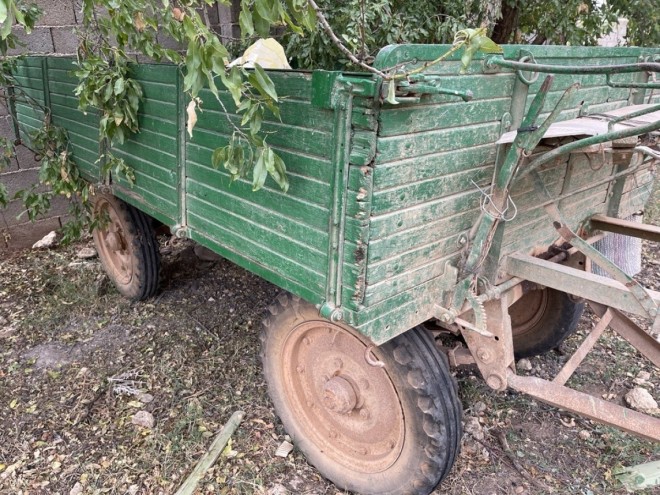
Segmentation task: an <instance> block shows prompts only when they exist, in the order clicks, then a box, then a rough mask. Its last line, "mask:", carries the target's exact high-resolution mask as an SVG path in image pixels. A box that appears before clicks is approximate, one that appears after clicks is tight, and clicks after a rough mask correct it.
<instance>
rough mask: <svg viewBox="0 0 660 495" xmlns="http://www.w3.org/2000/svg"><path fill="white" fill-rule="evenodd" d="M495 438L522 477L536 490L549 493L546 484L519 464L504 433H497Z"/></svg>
mask: <svg viewBox="0 0 660 495" xmlns="http://www.w3.org/2000/svg"><path fill="white" fill-rule="evenodd" d="M495 436H496V437H497V439H498V440H499V441H500V445H501V446H502V450H503V451H504V453H505V454H506V456H507V457H508V458H509V461H511V464H513V467H515V468H516V470H517V471H518V472H519V473H520V475H521V476H522V477H523V478H525V479H526V480H527V481H529V482H530V483H531V484H532V485H534V486H535V487H536V488H538V489H539V490H543V491H544V492H549V491H550V487H548V486H547V485H546V484H545V483H542V482H541V481H539V480H537V479H536V478H534V477H533V476H532V475H531V474H529V472H528V471H527V470H526V469H525V468H524V467H523V466H522V465H521V464H520V463H519V462H518V459H517V458H516V456H515V454H514V453H513V452H511V447H509V442H507V440H506V435H505V434H504V432H503V431H496V432H495Z"/></svg>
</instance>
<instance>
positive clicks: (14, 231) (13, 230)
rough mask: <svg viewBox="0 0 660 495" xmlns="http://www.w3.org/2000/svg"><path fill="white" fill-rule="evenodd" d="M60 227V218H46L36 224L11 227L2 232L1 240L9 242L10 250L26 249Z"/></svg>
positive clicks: (28, 223)
mask: <svg viewBox="0 0 660 495" xmlns="http://www.w3.org/2000/svg"><path fill="white" fill-rule="evenodd" d="M60 227H61V223H60V219H59V217H52V218H46V219H44V220H38V221H36V222H34V223H31V222H26V223H21V224H18V225H11V226H9V227H8V228H7V229H6V230H5V231H4V232H2V231H0V238H5V239H6V240H7V244H8V249H9V250H16V249H24V248H29V247H31V246H32V244H34V243H35V242H37V241H38V240H39V239H41V238H42V237H43V236H45V235H46V234H48V233H49V232H51V231H53V230H57V229H59V228H60Z"/></svg>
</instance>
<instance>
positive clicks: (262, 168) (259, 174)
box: [252, 148, 268, 191]
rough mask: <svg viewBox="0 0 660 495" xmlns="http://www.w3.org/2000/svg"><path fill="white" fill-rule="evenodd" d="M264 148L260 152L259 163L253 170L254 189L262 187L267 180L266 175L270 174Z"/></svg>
mask: <svg viewBox="0 0 660 495" xmlns="http://www.w3.org/2000/svg"><path fill="white" fill-rule="evenodd" d="M266 149H267V148H264V149H263V150H261V153H259V158H257V163H255V165H254V170H253V171H252V190H253V191H258V190H259V189H261V188H262V187H263V185H264V183H265V182H266V177H267V176H268V171H267V170H266V162H265V157H264V154H265V153H266Z"/></svg>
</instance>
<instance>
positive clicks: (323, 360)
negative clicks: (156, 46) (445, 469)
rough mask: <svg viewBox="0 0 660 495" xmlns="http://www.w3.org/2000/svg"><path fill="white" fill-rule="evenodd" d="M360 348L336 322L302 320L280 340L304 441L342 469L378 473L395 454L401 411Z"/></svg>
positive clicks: (385, 379)
mask: <svg viewBox="0 0 660 495" xmlns="http://www.w3.org/2000/svg"><path fill="white" fill-rule="evenodd" d="M366 349H367V343H365V342H364V341H363V340H362V338H361V337H360V336H358V335H356V334H354V333H353V332H352V331H350V330H348V329H346V328H344V327H342V326H339V325H336V324H334V323H330V322H327V321H307V322H305V323H302V324H300V325H298V326H296V327H295V328H293V329H292V330H291V332H290V333H289V335H288V337H287V339H286V342H285V344H284V347H283V351H282V352H283V355H282V373H283V378H284V382H285V386H286V393H287V398H288V400H289V402H290V403H291V405H292V409H293V410H294V411H295V412H296V414H297V416H298V419H299V421H298V423H299V425H300V426H301V430H302V431H303V434H304V435H305V436H306V437H307V438H308V440H311V441H312V442H313V443H314V444H315V445H317V446H318V448H319V449H322V450H323V451H324V453H326V454H327V455H329V456H330V457H332V458H333V460H334V461H336V462H338V463H339V464H342V465H344V466H346V467H347V468H350V469H353V470H359V471H361V472H363V473H378V472H381V471H384V470H386V469H387V468H388V467H390V466H391V465H392V464H393V463H394V462H395V461H396V460H397V459H398V458H399V456H400V454H401V450H402V447H403V442H404V437H405V430H404V416H403V410H402V407H401V402H400V400H399V397H398V394H397V392H396V389H395V387H394V385H393V383H392V380H391V378H390V376H389V374H388V372H387V371H386V368H379V367H374V366H371V365H369V364H368V363H367V362H366V361H365V358H364V356H365V351H366Z"/></svg>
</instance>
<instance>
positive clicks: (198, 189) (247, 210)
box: [187, 179, 328, 257]
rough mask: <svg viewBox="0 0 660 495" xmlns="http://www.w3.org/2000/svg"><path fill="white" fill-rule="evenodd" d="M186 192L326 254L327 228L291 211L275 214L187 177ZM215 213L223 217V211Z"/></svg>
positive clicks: (256, 204)
mask: <svg viewBox="0 0 660 495" xmlns="http://www.w3.org/2000/svg"><path fill="white" fill-rule="evenodd" d="M187 191H188V193H189V194H190V195H192V196H195V197H196V198H199V199H201V200H203V201H205V202H207V203H210V204H214V205H216V206H217V207H218V208H219V209H220V210H222V211H225V210H226V211H228V212H230V213H232V214H234V215H236V216H237V217H245V216H247V217H248V219H249V221H252V222H255V223H257V224H259V225H266V226H269V227H270V228H271V229H273V230H274V231H276V232H277V233H278V234H280V235H282V236H285V237H288V238H290V239H294V240H295V239H298V240H304V242H305V243H306V244H307V245H308V246H309V247H310V248H312V249H314V250H316V251H318V252H320V253H321V255H322V256H324V257H325V256H327V249H328V233H327V231H322V230H317V229H315V228H313V227H310V226H309V225H307V224H305V223H303V222H301V221H300V219H298V218H296V217H295V212H291V213H294V214H293V215H291V216H288V215H285V214H283V213H279V212H278V213H277V214H275V215H274V214H273V210H271V209H269V208H266V207H264V206H262V205H260V204H259V203H257V202H254V201H252V202H250V201H248V200H245V199H243V198H241V197H239V196H237V195H235V194H232V190H231V189H228V190H225V189H223V188H215V187H211V186H209V185H208V184H201V183H199V182H197V181H195V180H192V179H189V180H188V183H187ZM291 213H289V214H291ZM218 215H219V216H220V217H222V212H221V213H219V214H218Z"/></svg>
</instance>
